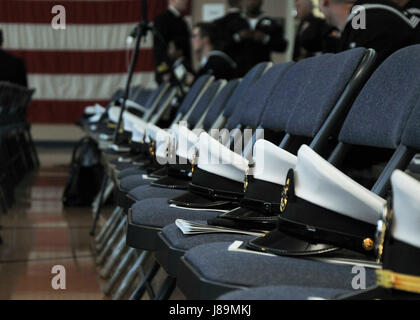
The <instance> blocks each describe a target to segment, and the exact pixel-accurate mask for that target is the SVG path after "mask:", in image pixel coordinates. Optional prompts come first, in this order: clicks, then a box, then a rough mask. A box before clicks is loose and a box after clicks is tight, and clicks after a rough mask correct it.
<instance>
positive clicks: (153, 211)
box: [132, 198, 219, 228]
mask: <svg viewBox="0 0 420 320" xmlns="http://www.w3.org/2000/svg"><path fill="white" fill-rule="evenodd" d="M218 214H219V213H217V212H210V211H193V210H185V209H179V208H171V207H169V204H168V199H167V198H155V199H147V200H143V201H140V202H137V203H136V204H134V205H133V206H132V221H133V223H134V224H136V225H142V226H148V227H155V228H164V227H165V226H167V225H169V224H172V223H174V222H175V221H176V220H177V219H185V220H207V219H210V218H214V217H216V216H217V215H218Z"/></svg>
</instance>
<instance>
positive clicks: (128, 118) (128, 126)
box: [123, 111, 139, 132]
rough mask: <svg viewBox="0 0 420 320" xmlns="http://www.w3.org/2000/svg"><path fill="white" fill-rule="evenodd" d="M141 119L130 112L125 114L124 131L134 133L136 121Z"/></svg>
mask: <svg viewBox="0 0 420 320" xmlns="http://www.w3.org/2000/svg"><path fill="white" fill-rule="evenodd" d="M137 119H139V117H137V116H135V115H134V114H132V113H131V112H129V111H126V112H124V114H123V120H124V131H127V132H133V127H134V123H135V121H136V120H137Z"/></svg>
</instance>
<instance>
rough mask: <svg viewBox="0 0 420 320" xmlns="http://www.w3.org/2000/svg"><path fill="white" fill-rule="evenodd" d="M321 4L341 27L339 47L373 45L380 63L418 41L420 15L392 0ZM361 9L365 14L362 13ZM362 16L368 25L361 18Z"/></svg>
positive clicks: (344, 0) (327, 1) (330, 19)
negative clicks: (405, 9) (402, 8)
mask: <svg viewBox="0 0 420 320" xmlns="http://www.w3.org/2000/svg"><path fill="white" fill-rule="evenodd" d="M319 7H320V9H321V11H322V12H323V13H324V15H325V17H326V19H327V22H328V23H330V24H331V25H334V26H336V27H337V28H338V29H340V30H341V31H342V33H341V41H340V46H339V51H345V50H348V49H351V48H356V47H365V48H373V49H375V50H376V52H377V54H378V64H380V63H382V62H383V61H384V60H385V59H386V58H387V57H389V56H390V55H391V54H393V53H394V52H395V51H397V50H399V49H401V48H404V47H406V46H409V45H412V44H415V43H416V39H415V37H416V35H417V34H418V28H419V25H420V19H419V18H418V17H416V16H413V15H410V14H409V13H408V12H405V11H402V10H401V8H400V7H399V6H398V5H397V4H395V3H394V2H392V1H389V0H319ZM362 10H363V11H364V12H365V15H362V14H360V12H361V11H362ZM363 16H364V17H365V19H364V20H365V28H364V27H361V26H360V25H359V24H360V21H358V20H359V17H363ZM362 25H363V23H362Z"/></svg>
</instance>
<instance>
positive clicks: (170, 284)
mask: <svg viewBox="0 0 420 320" xmlns="http://www.w3.org/2000/svg"><path fill="white" fill-rule="evenodd" d="M175 287H176V278H173V277H169V276H168V277H167V278H166V279H165V282H164V283H163V284H162V286H161V287H160V290H159V292H158V294H157V295H156V296H155V298H154V299H153V300H169V298H170V297H171V295H172V293H173V292H174V290H175Z"/></svg>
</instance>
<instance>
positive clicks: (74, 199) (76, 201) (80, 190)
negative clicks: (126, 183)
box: [63, 138, 104, 207]
mask: <svg viewBox="0 0 420 320" xmlns="http://www.w3.org/2000/svg"><path fill="white" fill-rule="evenodd" d="M103 175H104V168H103V166H102V164H101V153H100V150H99V148H98V145H97V143H96V142H95V140H93V139H91V138H83V139H82V140H80V141H79V142H78V143H77V145H76V147H75V148H74V150H73V156H72V160H71V165H70V170H69V176H68V179H67V185H66V189H65V190H64V194H63V204H64V206H66V207H76V206H88V205H91V204H92V202H93V200H94V198H95V196H96V195H97V194H98V193H99V190H100V188H101V182H102V177H103Z"/></svg>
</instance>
